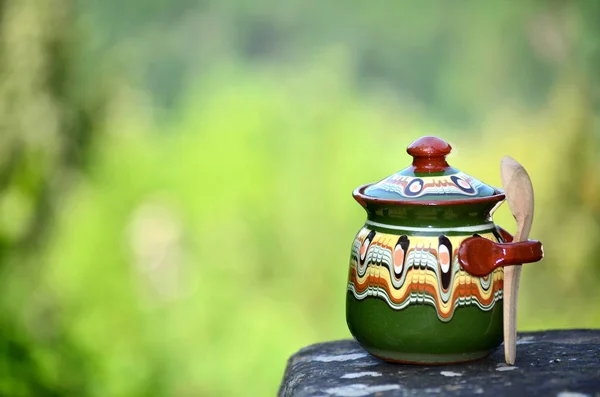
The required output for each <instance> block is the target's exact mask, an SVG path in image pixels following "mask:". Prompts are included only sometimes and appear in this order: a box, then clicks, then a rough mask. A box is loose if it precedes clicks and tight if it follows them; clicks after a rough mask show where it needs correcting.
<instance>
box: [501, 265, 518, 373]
mask: <svg viewBox="0 0 600 397" xmlns="http://www.w3.org/2000/svg"><path fill="white" fill-rule="evenodd" d="M520 280H521V265H515V266H508V267H505V268H504V359H505V360H506V363H507V364H509V365H514V364H515V360H516V359H517V343H516V340H517V301H518V299H519V297H518V294H519V281H520Z"/></svg>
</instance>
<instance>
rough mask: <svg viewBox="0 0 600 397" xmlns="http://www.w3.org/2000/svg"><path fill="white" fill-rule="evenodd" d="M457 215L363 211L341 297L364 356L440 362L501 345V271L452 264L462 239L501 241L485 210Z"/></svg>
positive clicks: (481, 354)
mask: <svg viewBox="0 0 600 397" xmlns="http://www.w3.org/2000/svg"><path fill="white" fill-rule="evenodd" d="M463 210H465V211H466V212H465V213H464V215H465V216H462V217H461V216H459V215H460V213H461V212H463V211H461V210H460V208H459V207H453V208H447V209H445V208H439V207H438V208H429V209H418V208H415V209H408V212H406V211H403V210H402V209H399V210H398V211H396V215H398V216H396V217H394V216H393V215H394V214H393V213H390V211H388V212H385V211H383V212H381V211H373V212H369V219H368V220H367V223H366V224H365V225H364V227H362V228H361V229H360V231H359V232H358V234H357V235H356V238H355V240H354V242H353V245H352V253H351V258H350V271H349V277H348V287H347V292H346V320H347V323H348V327H349V329H350V332H351V333H352V335H353V336H354V337H355V339H356V340H357V341H358V342H359V343H360V344H361V345H362V346H363V347H364V348H365V349H366V350H367V351H368V352H369V353H371V354H373V355H375V356H377V357H379V358H382V359H384V360H388V361H395V362H404V363H419V364H433V363H436V364H441V363H452V362H462V361H470V360H474V359H477V358H481V357H485V356H487V355H488V354H489V353H490V352H492V351H493V350H495V349H496V348H497V347H498V346H499V345H500V343H501V342H502V339H503V327H502V318H503V316H502V292H503V291H502V290H503V269H502V268H498V269H496V270H494V271H493V272H492V273H490V274H488V275H487V276H485V277H475V276H472V275H470V274H469V273H467V272H466V271H464V270H463V269H462V268H461V266H460V264H459V262H458V260H457V251H458V248H459V246H460V244H461V242H462V241H463V240H465V239H467V238H469V237H472V236H474V235H477V236H481V237H484V238H487V239H490V240H492V241H494V242H502V241H503V240H502V236H501V235H500V233H499V232H498V230H497V228H496V227H495V225H494V224H493V223H492V222H491V219H490V218H489V208H480V209H479V210H477V209H476V208H475V211H473V208H472V207H471V209H469V208H468V207H465V208H463ZM469 210H470V211H471V212H469ZM457 211H458V212H457ZM392 212H393V209H392ZM411 214H412V215H413V216H411ZM428 214H429V215H428ZM452 214H454V215H453V216H452ZM469 214H470V215H469ZM390 215H392V216H391V217H390ZM448 215H450V216H448ZM428 220H429V222H428Z"/></svg>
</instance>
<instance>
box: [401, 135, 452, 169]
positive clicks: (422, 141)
mask: <svg viewBox="0 0 600 397" xmlns="http://www.w3.org/2000/svg"><path fill="white" fill-rule="evenodd" d="M451 150H452V146H450V144H449V143H448V142H446V141H445V140H443V139H440V138H438V137H435V136H424V137H422V138H419V139H417V140H416V141H414V142H413V143H411V144H410V145H409V146H408V148H407V149H406V151H407V152H408V154H410V155H411V156H413V167H414V168H415V169H414V172H442V171H444V170H446V169H447V168H449V167H450V166H449V165H448V163H447V162H446V155H447V154H448V153H450V151H451Z"/></svg>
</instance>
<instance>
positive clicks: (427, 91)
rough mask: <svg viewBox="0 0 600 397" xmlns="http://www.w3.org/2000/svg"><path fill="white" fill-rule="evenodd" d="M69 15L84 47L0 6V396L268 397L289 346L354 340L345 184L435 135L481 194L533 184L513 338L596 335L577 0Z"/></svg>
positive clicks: (28, 8)
mask: <svg viewBox="0 0 600 397" xmlns="http://www.w3.org/2000/svg"><path fill="white" fill-rule="evenodd" d="M34 3H35V5H34ZM63 3H64V4H65V5H67V3H68V2H67V1H63ZM77 3H78V14H77V15H78V17H79V22H81V24H82V25H83V26H84V27H85V28H86V29H87V32H86V33H87V34H89V37H90V39H89V40H75V36H76V34H75V33H74V30H70V29H71V28H72V19H70V17H69V16H68V15H69V14H62V13H59V12H58V10H62V8H60V7H51V6H50V2H45V3H38V2H34V1H33V0H29V1H22V0H18V1H17V0H14V1H8V0H7V1H3V2H0V5H2V7H4V8H3V9H2V11H3V12H2V16H3V21H4V22H6V21H8V22H6V23H4V24H3V25H2V29H3V30H2V35H3V36H2V37H3V39H2V41H1V42H0V50H1V51H2V54H3V56H2V57H0V73H2V74H3V75H4V76H9V75H10V76H11V78H6V79H4V80H3V84H0V111H2V114H3V118H2V120H3V121H2V122H0V128H1V132H0V133H1V134H2V135H1V137H2V141H1V142H0V151H1V152H0V153H1V155H2V160H3V161H2V162H0V239H1V242H0V244H1V248H2V252H0V264H1V267H0V272H1V275H2V278H1V286H2V290H3V296H2V299H0V308H2V310H0V313H1V314H2V315H0V354H1V356H2V361H0V394H1V395H11V396H34V395H35V396H37V395H48V396H52V395H57V396H58V395H77V396H88V395H89V396H116V397H119V396H123V397H125V396H127V397H128V396H198V395H201V396H220V395H226V396H231V395H249V394H251V395H257V396H262V395H273V394H274V393H275V392H276V389H277V386H278V383H279V381H280V379H281V376H282V374H283V368H284V366H285V362H286V359H287V358H288V357H289V355H290V354H292V353H293V352H294V351H296V350H297V349H299V348H301V347H303V346H305V345H307V344H310V343H314V342H318V341H323V340H331V339H336V338H346V337H349V333H348V331H347V328H346V325H345V320H344V296H345V288H346V277H347V271H348V259H349V251H350V244H351V241H352V239H353V237H354V234H355V233H356V231H357V230H358V229H359V228H360V226H361V225H362V222H363V221H364V217H365V214H364V213H363V211H362V209H361V208H360V206H359V205H358V204H356V203H355V202H354V201H353V200H352V197H351V195H350V192H351V191H352V189H354V188H355V187H356V186H357V185H359V184H362V183H366V182H369V181H377V180H379V179H381V178H383V177H385V176H387V175H389V174H391V173H393V172H395V171H397V170H399V169H401V168H404V167H405V166H406V165H407V164H408V162H409V158H408V155H407V154H406V153H405V148H406V146H407V144H408V143H410V142H411V141H412V140H413V139H415V138H417V137H419V136H422V135H430V134H431V135H439V136H442V137H445V138H447V139H448V140H450V141H451V143H452V144H453V146H454V148H455V149H454V152H453V155H452V156H451V157H450V159H449V161H450V162H451V164H452V165H453V166H455V167H457V168H459V169H461V170H463V171H465V172H467V173H471V174H473V175H475V176H477V177H478V178H480V179H482V180H484V181H486V182H487V183H490V184H493V185H496V186H497V185H499V184H500V178H499V170H498V164H499V162H500V158H501V157H502V156H503V155H505V154H509V155H511V156H513V157H514V158H516V159H517V160H518V161H520V162H521V163H523V164H524V165H525V166H526V168H527V169H528V170H529V172H530V175H531V177H532V179H533V182H534V187H535V189H536V217H535V222H534V227H533V231H532V238H538V239H540V240H542V241H543V242H544V244H545V249H546V258H545V259H544V261H543V262H541V263H540V264H536V265H526V267H525V268H524V274H523V278H522V289H521V292H520V297H521V299H520V308H519V309H520V311H519V327H520V329H522V330H531V329H540V328H544V329H547V328H566V327H598V326H600V311H599V310H598V308H597V305H596V302H598V301H599V299H600V290H598V288H596V285H597V283H598V281H599V279H600V271H598V267H597V266H595V265H594V258H596V257H597V256H598V254H600V252H599V251H598V250H599V249H598V247H597V244H595V242H596V241H597V240H598V238H600V228H599V227H598V224H599V222H600V206H598V203H599V202H600V184H599V183H598V181H597V178H596V175H597V173H598V170H599V165H598V155H597V150H595V148H596V147H597V144H598V136H597V134H596V132H597V131H598V130H597V118H595V117H596V116H597V115H595V114H594V109H593V105H594V103H593V101H592V99H591V95H590V91H586V90H583V89H581V87H584V86H587V85H588V83H590V82H591V81H593V73H594V69H593V68H591V67H590V66H589V65H588V64H587V63H584V61H583V60H582V59H586V60H589V59H595V58H594V57H588V56H583V55H581V54H596V52H595V51H594V49H593V48H595V47H594V46H593V44H596V45H597V39H596V40H595V39H592V38H590V37H587V36H586V35H587V34H588V33H587V32H591V31H593V30H594V28H595V27H594V25H593V23H590V22H589V19H588V17H587V16H585V12H582V10H581V9H580V8H578V7H577V3H575V2H572V3H568V5H564V6H561V5H560V4H559V3H552V2H549V3H542V2H534V1H524V2H521V3H520V4H519V7H512V6H509V5H506V4H504V3H499V2H498V3H489V2H486V3H483V2H472V1H465V2H454V3H453V4H452V6H449V5H448V4H446V3H447V2H444V1H428V2H425V3H423V4H424V5H422V4H419V6H418V8H417V5H416V3H414V2H411V1H405V2H394V3H393V4H392V3H390V4H389V5H388V7H385V8H384V7H381V6H380V5H377V4H376V3H366V2H357V1H349V2H343V3H342V2H337V3H336V2H325V3H323V2H317V1H301V0H298V1H289V2H285V7H284V6H282V5H280V4H279V3H277V5H275V3H274V2H272V1H269V0H262V1H257V2H247V1H244V0H230V1H224V2H196V3H197V4H196V3H194V4H195V5H194V6H192V2H188V1H184V0H179V1H174V2H173V1H172V2H167V1H163V0H153V1H146V2H144V6H143V7H141V6H140V4H139V3H138V2H123V1H118V2H117V1H113V0H106V1H102V2H96V1H94V2H92V1H88V0H80V1H78V2H77ZM38 4H42V5H43V6H41V7H37V5H38ZM503 4H504V5H503ZM507 4H508V3H507ZM565 4H566V3H565ZM590 4H591V3H590ZM9 6H10V7H13V8H12V10H13V11H12V12H9V11H7V10H10V9H11V8H10V7H9ZM14 10H20V11H19V12H16V11H14ZM15 15H16V16H15ZM32 21H33V22H32ZM586 21H588V22H586ZM32 26H35V27H36V29H38V30H39V32H43V33H44V34H41V33H40V34H38V35H32V36H28V35H25V34H23V31H25V30H28V29H29V28H30V27H32ZM58 26H61V28H60V29H59V28H58ZM38 30H35V32H38ZM39 32H38V33H39ZM32 37H34V38H32ZM584 38H585V39H584ZM27 40H31V41H27ZM72 41H76V42H80V44H81V45H82V47H81V48H80V49H79V50H77V51H75V49H74V48H73V46H72V44H73V43H72ZM586 43H587V44H586ZM190 48H192V49H193V51H192V50H190ZM571 52H574V53H575V54H578V55H581V58H577V57H569V56H568V55H569V54H570V53H571ZM32 59H41V60H43V62H42V61H40V63H35V62H33V63H32V62H31V60H32ZM104 59H112V60H116V61H118V62H121V65H119V64H117V63H115V64H112V63H111V64H110V65H109V66H108V67H107V66H106V64H105V63H104V62H101V61H100V60H104ZM572 59H573V60H572ZM575 59H577V60H575ZM586 62H587V61H586ZM116 72H119V73H124V74H125V75H126V76H127V80H126V82H123V83H122V84H120V85H118V86H117V87H115V89H114V90H112V89H111V90H106V89H103V90H99V89H98V88H97V85H98V83H97V82H96V79H98V78H99V77H98V76H105V75H107V74H112V73H116ZM108 91H110V94H111V101H110V102H109V103H108V104H107V105H106V107H105V106H104V103H105V102H103V101H96V98H104V97H105V96H104V95H105V94H106V92H108ZM98 103H99V104H100V105H98ZM165 116H166V117H165ZM459 127H460V128H459ZM594 131H596V132H594ZM38 132H39V134H38ZM13 159H16V160H13ZM505 207H506V206H504V207H502V208H501V209H500V210H499V211H498V213H497V214H496V215H495V219H496V221H497V223H499V224H501V225H502V226H504V227H506V228H507V229H508V230H514V221H513V220H512V217H511V216H510V214H509V212H508V210H507V208H505ZM38 211H40V212H38ZM40 214H43V216H42V215H40ZM31 235H36V236H38V237H37V238H35V239H33V238H29V237H27V236H31Z"/></svg>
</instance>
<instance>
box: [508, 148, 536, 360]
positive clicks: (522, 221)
mask: <svg viewBox="0 0 600 397" xmlns="http://www.w3.org/2000/svg"><path fill="white" fill-rule="evenodd" d="M500 178H501V179H502V187H503V188H504V194H505V195H506V201H507V202H508V206H509V207H510V211H511V212H512V214H513V216H514V217H515V220H516V221H517V233H516V234H515V238H514V240H513V241H514V242H519V241H526V240H527V239H528V237H529V232H530V231H531V224H532V222H533V186H532V184H531V179H529V175H528V174H527V171H526V170H525V168H523V166H522V165H521V164H519V163H518V162H517V161H515V160H514V159H513V158H512V157H508V156H505V157H504V158H502V161H501V162H500ZM520 278H521V265H515V266H507V267H505V268H504V358H505V360H506V363H507V364H509V365H514V363H515V360H516V358H517V345H516V338H517V301H518V295H519V280H520Z"/></svg>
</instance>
